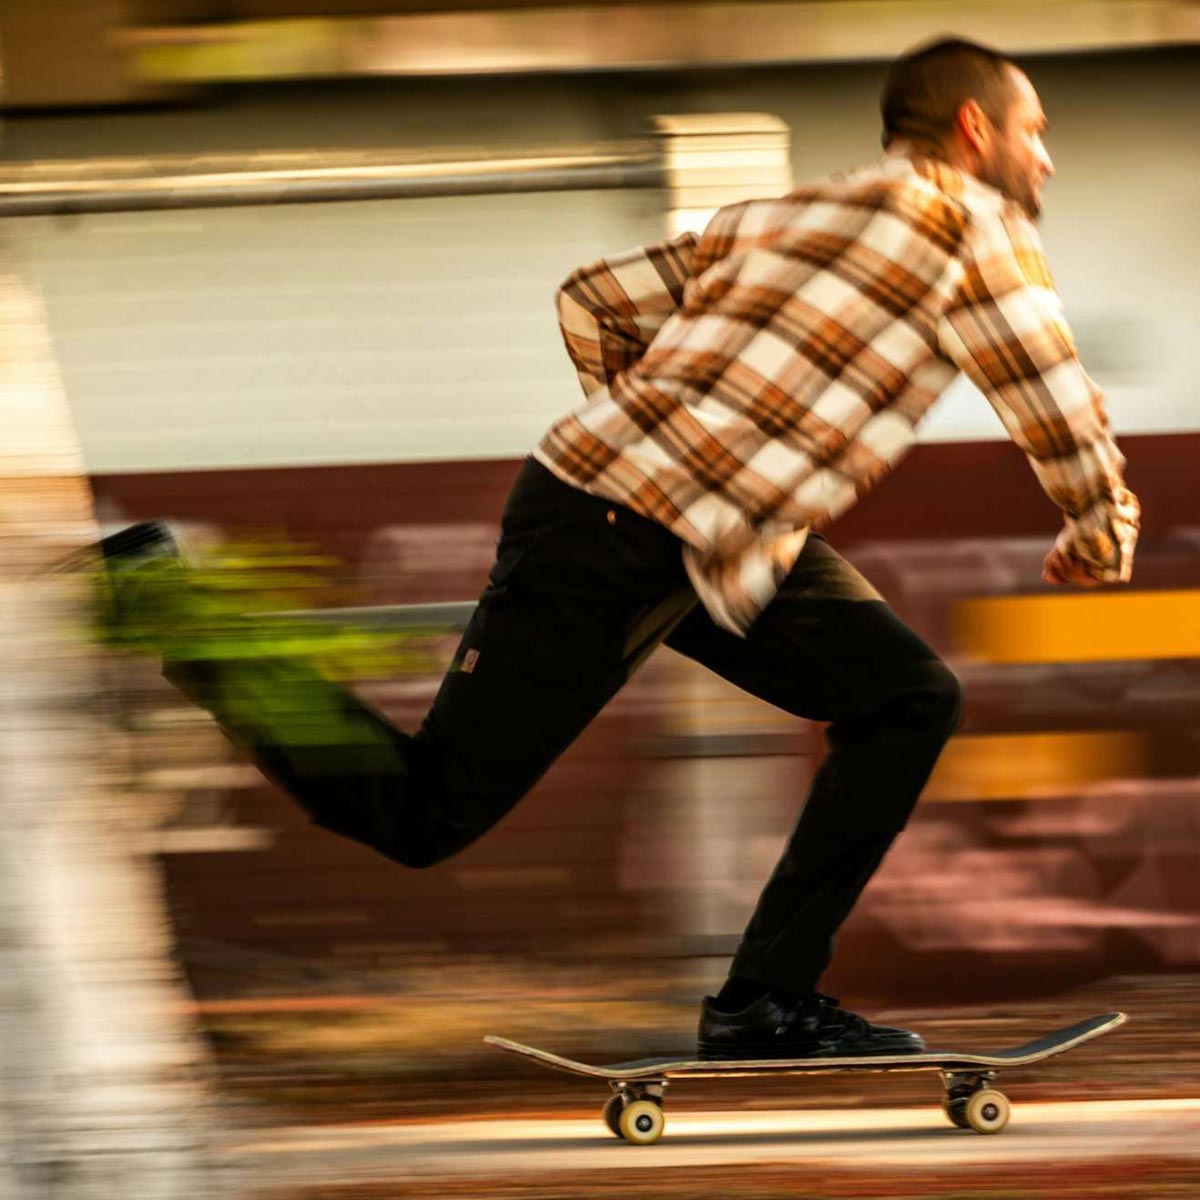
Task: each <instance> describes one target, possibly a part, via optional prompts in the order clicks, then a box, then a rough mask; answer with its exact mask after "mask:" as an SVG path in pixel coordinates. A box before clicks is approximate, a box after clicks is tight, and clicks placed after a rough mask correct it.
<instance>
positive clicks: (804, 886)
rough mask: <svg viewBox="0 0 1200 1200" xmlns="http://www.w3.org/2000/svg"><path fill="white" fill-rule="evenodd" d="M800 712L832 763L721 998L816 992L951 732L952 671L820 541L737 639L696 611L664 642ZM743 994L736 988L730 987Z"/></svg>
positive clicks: (821, 774) (954, 706) (818, 781)
mask: <svg viewBox="0 0 1200 1200" xmlns="http://www.w3.org/2000/svg"><path fill="white" fill-rule="evenodd" d="M667 644H668V645H670V646H672V647H674V648H675V649H676V650H679V651H680V652H682V653H683V654H685V655H687V656H689V657H691V658H694V659H696V660H698V661H699V662H701V663H703V664H704V665H705V666H707V667H709V668H710V669H712V670H713V671H715V672H716V673H717V674H718V675H721V676H723V677H724V678H726V679H728V680H730V682H732V683H735V684H737V685H738V686H739V687H742V688H744V689H745V690H746V691H748V692H751V693H753V694H754V695H756V696H759V697H761V698H763V699H765V700H768V701H770V702H771V703H772V704H775V705H778V706H779V707H780V708H782V709H785V710H786V711H788V712H791V713H794V714H795V715H797V716H800V717H805V718H808V719H810V720H817V721H828V722H830V724H829V728H828V730H827V734H826V737H827V742H828V755H827V757H826V758H825V761H824V762H823V763H822V765H821V767H820V769H819V770H818V772H817V774H816V777H815V778H814V780H813V783H812V787H811V790H810V791H809V794H808V797H807V799H806V801H805V804H804V809H803V811H802V813H801V815H800V819H799V821H798V823H797V825H796V828H795V831H794V832H793V834H792V836H791V839H790V840H789V842H788V844H787V847H786V849H785V850H784V853H783V857H782V858H781V859H780V861H779V864H778V866H777V867H776V868H775V871H774V874H773V875H772V876H771V878H770V880H769V881H768V883H767V885H766V887H765V889H764V890H763V893H762V895H761V897H760V899H759V901H758V905H757V907H756V909H755V911H754V915H753V916H752V917H751V919H750V923H749V925H748V926H747V928H746V931H745V934H744V936H743V938H742V941H741V944H740V946H739V948H738V951H737V954H736V956H735V958H734V961H733V965H732V968H731V980H733V983H732V984H731V985H730V986H728V987H727V990H726V998H727V999H732V1000H734V1001H735V1002H736V1001H739V1000H745V999H748V998H751V997H752V996H753V995H754V992H755V988H756V985H757V990H758V991H760V992H761V990H762V989H763V988H777V989H780V990H782V991H784V992H786V993H790V994H792V995H796V996H802V995H804V994H806V993H809V992H811V991H812V990H813V989H815V987H816V984H817V982H818V980H819V979H820V976H821V974H822V972H823V971H824V970H825V967H826V965H827V964H828V962H829V959H830V955H831V953H832V940H833V935H834V933H835V931H836V930H837V928H838V927H839V926H840V925H841V923H842V921H843V920H844V919H845V918H846V916H847V914H848V913H849V912H850V910H851V908H852V907H853V905H854V903H855V901H856V900H857V899H858V897H859V895H860V893H861V892H862V890H863V888H864V887H865V886H866V884H867V881H868V880H869V879H870V878H871V876H872V875H873V874H874V872H875V870H876V868H877V867H878V866H879V864H880V862H881V861H882V859H883V857H884V855H885V854H886V853H887V850H888V848H889V847H890V846H891V844H892V842H893V840H894V839H895V837H896V835H897V834H898V833H899V832H900V830H901V829H902V828H903V827H904V825H905V823H906V821H907V820H908V817H909V815H910V813H911V812H912V809H913V806H914V805H915V804H916V801H917V798H918V796H919V795H920V792H921V789H922V788H923V787H924V785H925V782H926V780H927V779H928V778H929V774H930V772H931V771H932V770H933V767H934V764H935V763H936V761H937V758H938V755H939V754H940V752H941V750H942V747H943V746H944V745H945V743H946V741H947V740H948V738H949V737H950V735H951V734H952V732H953V731H954V728H955V725H956V723H957V720H958V712H959V703H960V700H959V697H960V693H959V687H958V683H957V680H956V679H955V678H954V676H953V674H952V673H951V672H950V670H949V669H948V668H947V667H946V666H945V665H944V664H943V663H942V662H941V661H940V660H939V659H938V657H937V656H936V655H935V654H934V652H933V651H932V650H931V649H930V648H929V647H928V646H926V645H925V643H924V642H922V641H921V639H920V638H918V637H917V636H916V635H915V634H914V633H913V632H912V631H911V630H909V629H908V628H907V627H906V626H905V625H904V624H903V623H902V622H901V621H900V619H899V618H898V617H897V616H896V615H895V613H894V612H893V611H892V610H891V608H889V607H888V605H887V604H886V603H885V602H884V601H883V600H882V599H881V598H880V597H879V596H878V594H877V593H875V591H874V589H873V588H871V586H870V584H868V583H867V582H866V580H864V579H863V578H862V576H860V575H859V574H858V572H857V571H855V570H854V569H853V568H852V567H851V566H850V565H849V564H848V563H846V562H845V560H844V559H842V558H841V557H840V556H839V555H838V554H837V553H836V551H834V550H833V549H832V547H830V546H829V544H828V543H827V542H826V541H825V540H824V539H822V538H817V537H812V538H810V539H809V541H808V544H807V545H806V546H805V548H804V551H803V553H802V554H801V556H800V559H799V561H798V562H797V563H796V566H795V568H794V570H793V571H792V573H791V574H790V575H789V577H788V579H787V581H786V582H785V584H784V586H783V588H782V589H781V591H780V593H779V595H778V596H777V597H776V598H775V599H774V600H773V601H772V603H771V604H770V605H769V606H768V607H767V609H766V610H765V611H764V612H763V613H762V615H761V616H760V617H759V619H758V620H757V621H756V622H755V624H754V625H753V627H752V628H751V630H750V633H749V635H748V636H747V637H746V638H745V639H744V640H743V639H740V638H737V637H734V636H733V635H732V634H729V633H726V632H725V631H723V630H721V629H719V628H718V627H716V626H715V625H714V624H713V623H712V622H711V621H710V620H709V619H708V618H707V616H706V615H705V614H704V613H703V612H702V611H698V610H696V611H693V612H692V613H691V614H690V615H689V616H688V617H687V618H686V619H685V620H684V621H683V622H682V623H681V624H680V626H679V627H678V628H677V629H676V631H675V632H674V633H673V634H672V635H671V637H670V638H669V639H668V642H667ZM739 985H741V986H739Z"/></svg>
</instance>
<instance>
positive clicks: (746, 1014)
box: [699, 992, 925, 1061]
mask: <svg viewBox="0 0 1200 1200" xmlns="http://www.w3.org/2000/svg"><path fill="white" fill-rule="evenodd" d="M924 1049H925V1043H924V1041H922V1040H921V1038H920V1036H919V1035H918V1034H915V1033H912V1032H911V1031H909V1030H907V1029H893V1028H891V1027H890V1026H887V1025H872V1024H871V1022H870V1021H868V1020H867V1019H866V1018H865V1017H860V1016H858V1015H857V1014H856V1013H852V1012H847V1011H846V1010H845V1009H844V1008H839V1007H838V1002H837V1001H836V1000H834V999H833V998H832V997H830V996H823V995H821V993H820V992H812V993H811V994H810V995H808V996H805V997H803V998H802V999H800V1000H795V999H792V998H791V997H787V998H784V997H782V996H780V995H777V994H776V993H773V992H768V993H767V994H766V995H765V996H762V997H760V998H759V999H758V1000H755V1001H754V1003H753V1004H751V1005H748V1006H747V1007H746V1008H744V1009H743V1010H742V1011H741V1012H736V1013H724V1012H721V1011H719V1010H718V1009H717V1008H716V1007H714V999H713V997H712V996H705V998H704V1004H703V1007H702V1008H701V1012H700V1035H699V1056H700V1058H701V1059H702V1060H706V1061H716V1060H721V1059H725V1060H742V1061H744V1060H747V1059H770V1058H855V1057H860V1056H868V1055H873V1054H919V1053H920V1052H921V1051H922V1050H924Z"/></svg>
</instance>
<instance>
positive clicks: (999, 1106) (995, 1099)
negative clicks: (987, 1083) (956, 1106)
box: [963, 1088, 1010, 1133]
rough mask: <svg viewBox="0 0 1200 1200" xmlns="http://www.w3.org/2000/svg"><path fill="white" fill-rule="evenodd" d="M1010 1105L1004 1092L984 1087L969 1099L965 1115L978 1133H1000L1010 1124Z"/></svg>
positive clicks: (968, 1122)
mask: <svg viewBox="0 0 1200 1200" xmlns="http://www.w3.org/2000/svg"><path fill="white" fill-rule="evenodd" d="M1009 1112H1010V1106H1009V1103H1008V1097H1007V1096H1006V1095H1005V1094H1004V1093H1003V1092H997V1091H995V1090H993V1089H992V1088H983V1089H982V1091H978V1092H976V1093H975V1094H974V1095H973V1096H971V1097H970V1098H969V1099H968V1100H967V1106H966V1110H965V1112H964V1114H963V1115H964V1116H965V1117H966V1121H967V1124H968V1125H969V1126H970V1127H971V1128H972V1129H973V1130H975V1132H976V1133H999V1132H1000V1130H1002V1129H1003V1128H1004V1127H1005V1125H1007V1124H1008V1117H1009Z"/></svg>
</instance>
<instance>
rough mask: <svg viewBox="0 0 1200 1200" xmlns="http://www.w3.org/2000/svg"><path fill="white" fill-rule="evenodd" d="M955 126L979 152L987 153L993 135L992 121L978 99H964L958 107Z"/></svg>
mask: <svg viewBox="0 0 1200 1200" xmlns="http://www.w3.org/2000/svg"><path fill="white" fill-rule="evenodd" d="M954 127H955V129H957V130H958V132H959V135H960V136H961V137H962V139H963V141H965V142H966V143H967V145H968V146H970V147H971V149H972V150H974V151H975V152H976V153H977V154H986V153H987V147H988V143H989V142H990V141H991V137H992V123H991V121H989V120H988V118H987V115H986V114H985V113H984V111H983V109H982V108H980V107H979V102H978V101H976V100H964V101H963V102H962V104H961V105H960V106H959V109H958V116H957V117H956V118H955V121H954Z"/></svg>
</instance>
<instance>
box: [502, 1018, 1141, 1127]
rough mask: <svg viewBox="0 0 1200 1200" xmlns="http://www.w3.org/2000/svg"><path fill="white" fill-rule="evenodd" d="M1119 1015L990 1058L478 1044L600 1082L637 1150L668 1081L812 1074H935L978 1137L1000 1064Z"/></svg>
mask: <svg viewBox="0 0 1200 1200" xmlns="http://www.w3.org/2000/svg"><path fill="white" fill-rule="evenodd" d="M1126 1019H1127V1018H1126V1016H1125V1014H1124V1013H1120V1012H1116V1013H1106V1014H1104V1015H1103V1016H1099V1017H1089V1018H1088V1019H1087V1020H1086V1021H1080V1022H1078V1023H1077V1024H1075V1025H1069V1026H1067V1027H1066V1028H1065V1029H1056V1030H1054V1032H1052V1033H1047V1034H1046V1035H1045V1036H1044V1037H1040V1038H1035V1039H1034V1040H1033V1041H1031V1042H1025V1043H1024V1045H1021V1046H1013V1047H1011V1048H1010V1049H1008V1050H997V1051H995V1052H994V1053H992V1054H970V1053H963V1052H960V1051H958V1050H926V1051H923V1052H921V1053H919V1054H889V1055H884V1054H878V1055H872V1056H870V1057H859V1058H805V1059H754V1060H749V1061H741V1060H733V1061H725V1060H714V1061H698V1060H693V1059H679V1058H642V1059H638V1060H636V1061H635V1062H624V1063H609V1064H607V1065H600V1066H596V1065H593V1064H591V1063H582V1062H576V1061H575V1060H574V1059H571V1058H563V1057H562V1056H561V1055H559V1054H552V1053H551V1052H550V1051H549V1050H539V1049H537V1048H536V1047H534V1046H526V1045H523V1044H522V1043H521V1042H513V1041H509V1040H508V1038H502V1037H495V1036H493V1035H489V1036H488V1037H485V1038H484V1039H483V1040H484V1041H485V1042H487V1043H488V1044H489V1045H491V1046H495V1047H496V1048H497V1049H499V1050H504V1051H506V1052H507V1053H509V1054H516V1055H518V1056H519V1057H521V1058H525V1059H529V1060H531V1061H532V1062H535V1063H539V1064H540V1065H541V1066H543V1067H549V1068H550V1069H551V1070H555V1071H565V1072H567V1073H568V1074H571V1075H582V1076H584V1077H586V1078H588V1079H603V1080H604V1081H605V1082H606V1083H607V1084H608V1085H609V1087H610V1088H611V1089H612V1093H613V1094H612V1095H611V1096H610V1097H609V1098H608V1102H607V1103H606V1104H605V1105H604V1111H603V1117H604V1123H605V1125H607V1126H608V1129H609V1131H610V1132H611V1133H613V1134H615V1135H616V1136H617V1137H620V1138H624V1139H625V1140H626V1141H627V1142H631V1143H633V1144H634V1145H635V1146H649V1145H652V1144H653V1143H654V1142H657V1141H658V1140H659V1138H661V1137H662V1135H663V1130H664V1129H665V1127H666V1121H665V1119H664V1117H663V1097H664V1093H665V1092H666V1089H667V1084H668V1083H669V1082H670V1081H671V1080H673V1079H721V1078H726V1079H728V1078H731V1077H733V1078H745V1077H754V1076H759V1075H815V1074H822V1073H834V1072H841V1071H936V1072H937V1073H938V1074H939V1075H940V1076H941V1079H942V1088H943V1096H942V1111H943V1112H944V1113H945V1115H946V1118H947V1120H949V1121H950V1123H951V1124H952V1125H957V1126H958V1127H959V1128H960V1129H973V1130H975V1132H976V1133H999V1132H1000V1131H1001V1130H1002V1129H1003V1128H1004V1127H1005V1126H1006V1125H1007V1124H1008V1118H1009V1112H1010V1105H1009V1102H1008V1097H1007V1096H1005V1095H1004V1093H1003V1092H1000V1091H997V1089H996V1088H994V1087H993V1086H992V1085H993V1083H994V1082H995V1079H996V1074H997V1072H998V1071H999V1070H1000V1069H1001V1068H1003V1067H1025V1066H1028V1065H1029V1064H1031V1063H1036V1062H1041V1061H1042V1060H1043V1059H1046V1058H1053V1057H1054V1056H1055V1055H1056V1054H1063V1053H1065V1052H1066V1051H1067V1050H1073V1049H1074V1048H1075V1047H1076V1046H1081V1045H1082V1044H1083V1043H1084V1042H1088V1041H1091V1039H1092V1038H1095V1037H1099V1036H1100V1035H1101V1034H1102V1033H1107V1032H1108V1031H1109V1030H1110V1029H1116V1028H1117V1026H1118V1025H1123V1024H1124V1023H1125V1021H1126Z"/></svg>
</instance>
